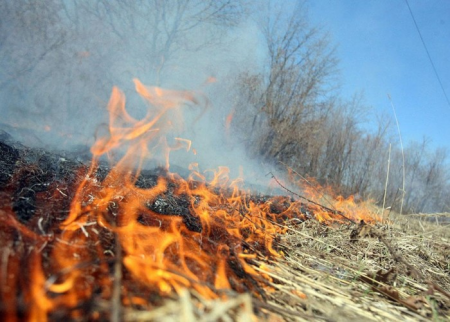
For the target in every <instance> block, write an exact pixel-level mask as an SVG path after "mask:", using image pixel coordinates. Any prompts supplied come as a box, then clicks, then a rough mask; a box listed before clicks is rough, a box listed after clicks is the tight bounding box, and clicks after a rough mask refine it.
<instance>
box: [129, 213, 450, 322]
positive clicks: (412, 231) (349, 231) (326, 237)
mask: <svg viewBox="0 0 450 322" xmlns="http://www.w3.org/2000/svg"><path fill="white" fill-rule="evenodd" d="M394 217H395V218H393V219H392V220H391V221H390V222H386V223H379V224H376V225H373V226H369V225H364V224H363V225H361V224H359V225H356V224H333V225H324V224H321V223H319V222H317V221H314V220H308V221H305V222H303V223H301V224H294V223H291V224H288V226H289V230H288V232H287V233H286V234H285V235H283V236H281V239H280V242H279V247H280V248H281V249H283V253H284V257H283V258H282V259H277V260H274V261H272V260H270V261H269V260H267V259H264V258H259V260H258V261H256V262H255V263H256V264H257V266H255V269H256V270H257V271H259V272H260V273H261V274H262V275H264V276H266V277H268V279H267V280H268V282H267V286H268V292H267V295H268V298H267V300H266V301H264V302H262V301H261V300H260V299H256V298H253V299H251V298H250V296H249V295H246V294H234V295H233V294H229V297H227V299H222V300H214V301H205V300H204V299H202V298H201V296H198V295H197V294H196V293H195V292H192V291H191V292H189V291H185V292H183V293H182V294H180V296H179V297H178V298H177V299H171V300H168V301H167V302H166V303H165V304H164V305H163V306H161V307H160V308H157V309H156V310H154V311H151V312H135V311H128V312H126V313H125V318H126V319H128V320H154V321H163V320H164V321H167V320H173V321H176V320H180V319H181V318H183V319H184V320H186V321H188V320H190V321H197V320H198V321H213V320H216V321H234V320H236V321H248V320H250V317H251V316H252V317H253V319H254V320H256V319H258V320H260V319H263V320H268V321H280V320H299V321H311V320H314V321H429V320H433V321H443V320H447V319H449V318H450V294H449V292H448V290H449V289H450V265H449V262H450V231H449V228H448V227H446V226H438V225H436V224H433V223H429V222H424V221H420V220H416V219H411V217H408V216H402V217H397V216H394ZM217 312H220V314H217Z"/></svg>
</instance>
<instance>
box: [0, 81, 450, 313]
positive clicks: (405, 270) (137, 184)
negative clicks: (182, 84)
mask: <svg viewBox="0 0 450 322" xmlns="http://www.w3.org/2000/svg"><path fill="white" fill-rule="evenodd" d="M135 88H136V91H137V92H138V94H139V95H140V96H141V97H142V98H143V99H144V100H145V102H146V104H147V105H148V113H147V115H146V116H144V117H143V118H141V119H135V118H133V117H132V116H130V115H129V114H128V112H127V110H126V104H125V96H124V94H123V93H122V92H121V91H120V90H119V89H118V88H114V89H113V92H112V95H111V98H110V101H109V104H108V109H109V115H110V120H109V126H108V128H107V131H103V132H105V133H103V134H102V133H97V138H96V142H95V143H94V145H93V146H92V147H91V153H92V156H93V158H92V160H91V161H90V162H89V163H87V162H81V161H75V158H74V157H75V156H73V155H72V157H69V156H66V155H62V154H55V153H48V152H46V151H42V150H39V149H30V148H26V147H23V146H21V145H20V144H18V143H14V142H12V141H11V140H9V139H8V138H7V137H6V135H3V136H2V140H1V141H2V142H0V149H1V150H0V165H1V170H0V171H1V173H0V185H1V190H0V225H1V231H0V247H1V257H0V258H1V265H0V279H1V284H0V285H1V291H0V292H1V293H0V299H1V302H0V311H1V315H2V320H4V321H17V320H31V321H45V320H61V319H63V318H64V319H68V320H74V321H78V320H94V321H95V320H113V321H120V320H130V321H147V320H164V321H167V320H185V321H195V320H204V321H214V320H220V321H229V320H241V321H248V320H275V321H277V320H282V319H287V320H327V321H328V320H333V321H336V320H341V321H348V320H358V321H361V320H414V321H416V320H428V319H435V320H438V319H440V318H449V315H450V294H449V288H450V275H449V274H450V267H449V264H448V263H449V261H450V240H449V230H448V227H446V226H439V225H433V224H429V223H424V222H422V221H420V220H406V219H404V218H397V219H392V218H391V220H388V219H387V218H385V217H383V216H382V215H381V214H379V215H377V214H376V210H375V208H374V207H373V206H371V205H370V203H365V202H355V201H354V200H353V199H352V198H349V199H343V198H339V197H336V198H331V197H325V191H324V189H321V188H320V187H318V186H315V187H311V186H310V185H309V181H305V180H303V179H302V178H301V177H300V175H299V174H297V173H296V172H295V171H293V170H291V169H289V170H291V180H290V182H289V185H290V187H292V186H295V187H298V190H296V191H294V189H293V188H288V187H287V184H286V183H284V182H283V181H281V179H279V178H277V177H275V176H274V177H273V180H274V182H275V183H276V184H278V185H279V187H280V189H283V190H285V191H286V193H287V196H267V195H261V194H257V193H252V192H249V191H245V190H244V189H242V180H241V179H239V178H238V179H231V178H230V177H229V171H228V169H227V168H226V167H221V168H219V169H217V170H214V171H207V172H200V171H199V170H198V169H199V166H198V165H196V164H191V165H190V166H189V170H190V174H189V175H186V176H185V175H183V176H181V175H179V174H177V173H174V172H171V169H170V162H169V156H170V153H171V151H174V150H182V149H183V150H185V151H186V153H192V151H191V142H190V141H189V140H187V139H185V138H177V137H171V133H172V131H173V129H175V128H177V127H180V126H182V110H183V109H184V108H186V107H187V106H200V110H202V109H203V108H204V107H205V106H206V103H205V99H204V98H203V97H202V95H201V94H199V93H191V92H183V91H169V90H164V89H161V88H158V87H148V86H145V85H143V84H142V83H141V82H140V81H138V80H135ZM227 121H228V120H227ZM99 132H100V131H99ZM161 156H163V162H162V163H161V164H160V167H159V168H156V169H154V170H149V168H148V167H147V165H148V162H149V160H154V159H155V157H156V158H161ZM296 181H299V182H300V183H298V182H297V183H298V184H297V185H296ZM306 183H308V184H306ZM300 184H302V185H303V186H302V187H300ZM327 195H330V193H327Z"/></svg>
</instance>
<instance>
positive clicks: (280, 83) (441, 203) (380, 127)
mask: <svg viewBox="0 0 450 322" xmlns="http://www.w3.org/2000/svg"><path fill="white" fill-rule="evenodd" d="M273 9H276V8H273ZM272 17H273V19H267V20H266V21H263V22H262V23H261V24H260V25H261V26H262V33H263V35H264V37H265V41H266V45H267V48H266V50H267V53H268V59H267V63H266V65H265V66H264V68H262V69H261V70H259V71H257V72H255V71H248V72H247V73H243V74H241V76H240V78H239V81H238V82H237V83H238V88H239V98H240V105H241V106H245V108H242V109H239V110H237V117H236V122H235V126H236V128H237V130H238V132H239V133H241V140H242V142H244V143H245V144H246V146H247V148H248V149H249V150H250V151H252V153H254V154H257V155H259V156H262V157H263V158H265V159H266V160H269V161H272V162H273V163H274V164H278V165H279V166H280V167H284V166H285V165H288V166H289V167H292V168H293V169H294V170H295V171H296V172H298V173H300V174H302V175H303V176H310V177H314V178H315V179H316V180H317V181H318V182H319V183H320V184H323V185H327V186H332V187H333V188H334V190H335V191H337V192H338V193H340V194H342V195H344V196H348V195H356V196H359V197H360V198H363V199H369V198H370V199H373V200H375V201H376V202H377V203H378V204H379V205H383V204H384V205H385V207H386V208H387V207H392V209H393V210H395V211H399V212H400V211H401V212H402V213H413V212H448V211H450V200H449V196H450V172H449V170H450V169H449V159H448V153H447V151H446V150H445V149H435V148H432V147H431V144H430V142H429V141H427V140H426V139H424V140H423V141H422V142H419V143H418V142H411V143H408V144H407V145H406V147H405V148H404V149H402V145H401V144H400V143H401V142H400V140H401V139H400V138H399V135H398V133H397V129H396V128H395V127H393V126H392V122H391V118H390V117H386V116H382V115H379V116H376V115H374V114H373V113H370V111H369V110H368V109H367V108H366V107H365V106H364V104H363V100H362V99H361V98H360V97H358V96H357V95H356V96H355V97H354V98H353V99H352V100H350V101H343V100H342V99H341V98H340V95H339V89H338V87H337V86H334V85H336V82H335V78H334V77H335V76H337V66H338V62H337V59H336V57H335V55H334V52H333V47H332V46H331V45H330V44H331V42H330V41H329V39H328V38H327V36H326V34H324V33H323V32H321V31H320V30H318V29H316V28H314V27H311V26H310V25H308V22H307V21H308V19H307V16H306V14H305V11H304V8H303V7H301V6H298V7H297V10H295V11H293V12H287V11H282V10H279V11H278V13H277V14H275V15H273V16H272ZM368 118H371V119H372V120H371V122H369V124H370V126H368V122H367V121H368ZM373 119H375V121H374V120H373ZM386 181H387V182H386ZM386 183H387V184H386Z"/></svg>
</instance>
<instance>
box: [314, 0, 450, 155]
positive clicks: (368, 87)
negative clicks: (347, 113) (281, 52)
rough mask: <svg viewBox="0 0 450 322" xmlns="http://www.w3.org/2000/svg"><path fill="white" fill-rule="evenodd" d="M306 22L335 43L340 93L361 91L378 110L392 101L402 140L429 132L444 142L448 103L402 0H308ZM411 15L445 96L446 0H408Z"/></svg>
mask: <svg viewBox="0 0 450 322" xmlns="http://www.w3.org/2000/svg"><path fill="white" fill-rule="evenodd" d="M308 4H309V10H310V11H309V12H310V18H311V21H312V23H313V24H315V25H321V26H323V27H324V29H325V30H327V31H329V33H330V34H331V38H332V40H333V42H334V43H335V44H337V46H338V47H337V56H338V58H339V59H340V65H339V67H340V70H341V76H342V78H341V80H342V93H343V95H344V97H350V96H351V95H352V94H353V93H355V92H358V91H364V96H365V103H366V104H367V105H370V106H372V107H373V109H374V112H375V113H377V114H382V113H383V112H385V113H387V114H388V115H389V116H390V117H393V111H392V108H391V104H390V102H389V99H388V98H387V94H388V93H389V94H390V95H391V97H392V100H393V103H394V105H395V108H396V112H397V117H398V121H399V124H400V130H401V132H402V137H403V141H404V144H407V143H408V142H409V141H411V140H415V141H421V140H422V138H423V137H424V136H426V137H428V138H430V139H431V140H432V146H433V147H446V148H447V149H449V150H450V105H449V104H448V103H447V101H446V98H445V96H444V94H443V93H442V89H441V87H440V85H439V82H438V80H437V79H436V76H435V74H434V72H433V67H432V66H431V64H430V62H429V60H428V57H427V54H426V51H425V49H424V47H423V45H422V42H421V40H420V36H419V34H418V33H417V30H416V28H415V25H414V22H413V20H412V18H411V15H410V13H409V10H408V6H407V4H406V2H405V0H359V1H358V0H341V1H337V0H312V1H309V2H308ZM409 4H410V6H411V9H412V11H413V14H414V17H415V19H416V21H417V24H418V26H419V28H420V31H421V33H422V36H423V38H424V40H425V43H426V45H427V47H428V50H429V52H430V55H431V57H432V59H433V62H434V64H435V67H436V70H437V71H438V73H439V76H440V78H441V81H442V84H443V86H444V88H445V90H446V92H447V96H450V1H448V0H441V1H435V0H420V1H419V0H409Z"/></svg>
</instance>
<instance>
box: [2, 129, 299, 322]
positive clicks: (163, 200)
mask: <svg viewBox="0 0 450 322" xmlns="http://www.w3.org/2000/svg"><path fill="white" fill-rule="evenodd" d="M0 138H1V139H2V141H1V142H0V225H1V226H2V231H1V232H0V246H1V247H2V248H4V247H9V248H11V251H10V253H13V254H14V255H15V256H14V259H12V258H10V260H9V262H8V266H7V269H10V268H11V265H13V263H16V265H17V267H21V266H22V271H23V269H25V267H30V265H32V264H30V262H27V250H26V249H25V248H27V247H39V248H41V247H42V249H40V254H41V256H42V265H43V268H44V270H47V271H51V267H52V263H50V262H49V258H51V247H49V246H46V245H47V241H48V245H50V244H51V241H52V238H54V236H53V234H54V235H57V234H59V233H61V231H60V229H59V225H60V224H61V223H62V222H63V221H64V220H65V219H66V218H67V216H68V214H69V212H70V203H71V200H72V199H73V198H74V196H75V193H76V188H77V186H78V185H79V184H80V183H81V180H83V178H84V177H85V176H86V174H87V173H88V169H89V161H88V160H87V159H86V158H85V157H84V158H80V157H78V156H77V155H76V154H74V153H69V152H58V153H55V152H48V151H46V150H44V149H37V148H29V147H25V146H23V145H21V144H20V143H17V142H14V141H13V140H12V139H11V138H10V137H9V136H8V135H7V134H5V133H2V136H1V137H0ZM109 171H110V168H109V166H108V165H107V164H100V165H98V167H97V169H96V172H95V177H96V179H97V180H98V182H99V183H101V182H102V181H103V180H104V179H105V178H106V176H107V175H108V173H109ZM161 177H164V178H165V179H166V180H167V182H168V185H167V190H166V191H165V192H163V193H161V194H160V195H158V196H157V197H156V198H155V199H154V200H152V201H151V202H150V201H149V202H147V203H146V206H147V208H148V210H150V212H152V213H155V214H157V215H159V216H178V217H181V218H182V222H183V223H184V225H185V226H186V228H187V229H188V230H190V231H192V232H197V233H201V232H202V230H203V227H202V224H201V221H200V219H199V218H198V217H197V215H195V212H194V211H193V210H192V203H194V204H195V203H196V202H197V201H198V200H196V199H195V198H197V197H196V196H194V197H192V196H188V195H187V194H181V195H175V194H174V191H175V190H176V188H177V183H176V182H174V181H173V180H171V179H170V178H169V177H168V175H167V173H166V172H165V170H164V169H161V168H156V169H152V170H143V171H141V173H140V176H139V177H138V178H137V180H136V183H135V185H136V186H137V187H139V188H144V189H147V188H151V187H153V186H155V185H156V184H157V182H158V178H161ZM190 184H192V185H196V184H197V183H196V182H191V183H190ZM222 193H224V192H223V191H222ZM229 193H230V194H231V191H230V192H229ZM226 194H227V192H226V191H225V195H226ZM192 198H194V200H192ZM270 198H271V196H263V195H258V194H255V195H253V196H251V197H250V198H249V199H248V200H247V202H253V203H255V204H264V203H265V202H267V201H268V200H269V199H270ZM289 201H291V200H290V198H288V197H283V198H279V199H278V201H275V202H273V203H272V204H271V205H270V211H271V212H273V214H275V215H276V214H280V213H282V212H283V211H285V210H286V209H287V208H288V207H289ZM114 207H116V208H117V209H115V208H114ZM119 207H120V205H118V204H115V205H112V206H111V207H109V212H110V213H109V215H108V216H109V218H110V219H111V220H114V215H115V212H116V211H119V209H118V208H119ZM305 209H306V208H305ZM305 209H303V210H305ZM299 213H300V210H299ZM11 217H12V218H15V219H11ZM14 220H16V222H17V224H16V223H14ZM137 220H138V222H139V223H140V224H142V225H153V224H155V222H153V221H152V218H149V216H139V217H138V219H137ZM19 225H22V228H20V227H19ZM23 227H25V228H23ZM24 229H25V230H27V231H29V233H26V232H25V230H24ZM210 229H211V234H210V237H208V243H209V244H208V245H209V246H208V245H207V246H205V247H209V248H208V251H209V252H211V253H216V252H218V249H217V247H218V246H217V245H219V244H220V243H223V242H224V241H223V240H226V242H227V243H228V245H230V247H229V250H228V254H227V267H228V269H229V271H230V272H231V274H230V275H231V276H230V277H229V283H230V285H231V287H232V288H233V289H234V290H236V291H238V292H256V293H257V294H258V295H257V296H258V297H260V298H261V299H264V298H265V295H264V290H263V289H262V288H261V287H260V286H259V283H258V281H257V280H255V278H254V277H252V276H251V275H249V274H247V273H246V272H245V270H244V268H243V267H242V265H241V263H240V261H239V260H238V257H237V256H238V255H237V254H236V253H235V252H234V250H233V247H234V246H233V245H238V244H239V245H241V246H242V247H243V249H244V250H245V249H247V250H250V251H257V252H259V253H261V254H263V255H264V254H265V253H266V252H267V250H266V249H265V248H264V247H265V246H264V245H263V243H262V244H258V243H256V244H249V243H246V242H244V241H242V240H237V239H236V238H235V237H233V236H231V235H229V233H228V232H227V231H226V229H225V227H224V226H222V225H221V222H220V221H219V222H217V223H214V224H212V225H211V227H210ZM46 232H51V235H49V234H47V233H46ZM242 233H243V235H244V236H246V232H245V231H243V232H242ZM30 234H31V235H33V234H34V235H33V236H34V237H33V236H31V235H30ZM36 236H37V237H36ZM99 236H100V237H98V241H99V242H100V244H101V247H102V249H104V250H105V252H110V253H111V254H112V253H114V252H115V250H116V242H115V239H114V234H113V233H111V232H110V231H108V230H107V229H100V232H99ZM36 238H37V240H38V241H37V240H36ZM33 245H34V246H33ZM205 245H206V244H205ZM266 255H268V253H267V254H266ZM10 257H11V256H10ZM89 258H91V259H92V261H93V262H91V265H92V267H97V266H98V267H97V268H93V269H90V270H89V271H87V272H88V274H90V275H91V276H92V277H95V276H98V275H99V274H102V271H104V265H103V266H102V265H101V263H100V262H99V260H100V259H99V258H98V257H96V254H95V251H92V252H91V253H89ZM14 261H15V262H14ZM100 261H106V265H107V267H108V270H109V274H110V275H112V274H113V273H114V262H115V258H114V257H106V258H104V259H101V260H100ZM251 261H252V260H251V259H249V260H248V262H249V263H251ZM13 266H14V265H13ZM82 269H84V268H82ZM22 273H23V274H28V273H27V272H24V271H23V272H22ZM54 273H55V272H54ZM54 273H53V274H54ZM15 274H16V275H17V273H15ZM58 274H59V273H58V272H56V275H54V276H53V277H52V278H56V279H57V278H58V276H59V275H58ZM123 274H124V278H125V279H127V278H129V276H128V273H127V272H126V271H124V272H123ZM0 275H1V272H0ZM16 275H15V276H14V277H13V278H12V280H9V281H8V283H7V284H8V285H7V286H5V287H8V288H9V289H11V290H14V291H13V293H14V294H8V295H9V296H14V297H16V299H14V300H12V299H9V300H6V299H5V297H4V296H3V297H2V303H0V312H2V315H4V316H8V314H9V315H11V311H8V307H9V306H15V307H16V309H15V310H16V311H15V312H16V313H17V314H18V315H19V316H22V315H23V316H26V315H27V314H28V312H27V299H26V298H27V294H26V293H23V292H22V290H21V289H20V286H19V285H23V283H24V282H23V281H24V280H25V281H26V280H28V278H27V277H24V276H21V277H18V276H16ZM55 276H56V277H55ZM130 280H131V278H130ZM132 284H133V283H132V282H130V284H129V285H132ZM96 287H97V286H95V285H93V286H92V290H93V292H92V294H93V296H94V298H89V299H84V300H82V301H80V303H79V305H78V306H77V307H75V308H71V309H69V311H65V309H63V308H61V309H58V310H55V311H54V312H52V313H51V315H52V316H53V318H55V319H58V318H60V317H61V316H64V315H71V312H70V310H78V311H81V312H82V313H83V314H85V315H87V316H90V315H92V314H93V312H94V311H96V312H98V311H99V310H98V307H96V306H95V305H94V304H92V303H95V302H96V301H95V296H96V294H97V295H98V296H99V294H100V293H101V290H100V289H98V290H97V291H95V289H96ZM134 287H135V288H136V289H135V290H134V293H135V294H145V293H146V291H144V290H142V287H141V286H139V285H137V284H136V285H135V286H134ZM212 288H213V287H212ZM5 294H6V293H4V294H3V295H5ZM150 298H151V299H152V300H151V301H152V302H153V303H154V304H156V303H158V302H159V301H160V300H159V296H158V295H155V294H153V295H152V296H151V297H150ZM93 306H94V307H93ZM100 311H101V310H100ZM104 318H108V314H106V315H105V316H104Z"/></svg>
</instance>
